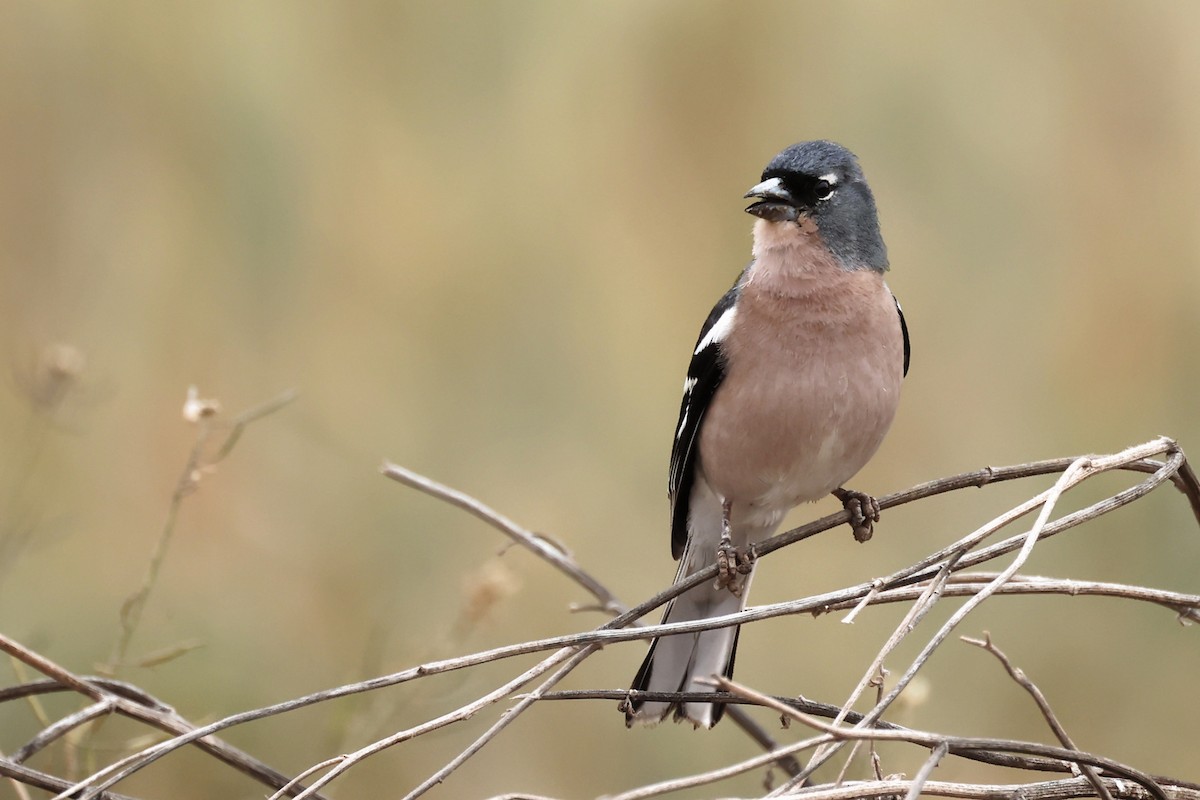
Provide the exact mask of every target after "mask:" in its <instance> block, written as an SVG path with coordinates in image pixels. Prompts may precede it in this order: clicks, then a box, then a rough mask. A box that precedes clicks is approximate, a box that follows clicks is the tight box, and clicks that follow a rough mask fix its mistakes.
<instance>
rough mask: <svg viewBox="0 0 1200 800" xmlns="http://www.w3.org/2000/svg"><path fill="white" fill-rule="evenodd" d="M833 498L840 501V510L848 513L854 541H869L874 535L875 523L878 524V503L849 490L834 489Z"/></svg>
mask: <svg viewBox="0 0 1200 800" xmlns="http://www.w3.org/2000/svg"><path fill="white" fill-rule="evenodd" d="M833 496H834V497H836V498H837V499H838V500H839V501H841V504H842V508H844V509H846V510H847V511H849V512H850V527H851V529H853V531H854V541H856V542H865V541H867V540H869V539H870V538H871V535H872V534H873V533H875V523H876V522H879V501H878V500H876V499H875V498H874V497H871V495H869V494H863V493H862V492H855V491H853V490H850V489H834V490H833Z"/></svg>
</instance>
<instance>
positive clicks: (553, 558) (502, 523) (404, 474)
mask: <svg viewBox="0 0 1200 800" xmlns="http://www.w3.org/2000/svg"><path fill="white" fill-rule="evenodd" d="M380 472H382V473H383V474H384V475H386V476H387V477H389V478H391V479H392V480H394V481H398V482H399V483H403V484H404V485H405V486H410V487H412V488H413V489H416V490H418V491H421V492H424V493H425V494H427V495H429V496H430V497H436V498H437V499H439V500H442V501H444V502H446V503H449V504H450V505H452V506H454V507H455V508H461V509H462V510H464V511H466V512H467V513H469V514H471V515H472V516H474V517H476V518H478V519H481V520H483V521H484V522H486V523H488V524H489V525H491V526H492V527H494V528H495V529H496V530H498V531H500V532H501V533H503V534H504V535H505V536H507V537H508V538H510V539H512V540H513V541H514V542H516V543H517V544H520V545H521V546H523V547H525V548H526V549H528V550H529V551H530V552H532V553H534V554H535V555H537V556H538V557H539V558H542V559H544V560H545V561H546V562H548V563H549V564H551V565H553V566H554V568H555V569H557V570H559V571H560V572H562V573H563V574H565V575H566V576H567V577H569V578H570V579H571V580H573V581H575V582H576V583H578V584H579V585H580V586H582V587H583V588H584V589H586V590H587V591H588V592H590V593H591V594H592V596H593V597H595V598H596V599H597V600H599V601H600V604H601V607H602V608H603V609H604V610H605V611H608V612H610V613H620V612H622V611H625V610H626V609H625V606H624V605H623V604H622V603H621V602H620V601H618V600H617V598H616V597H615V596H614V595H613V594H612V592H610V591H609V590H608V588H607V587H605V586H604V584H602V583H600V581H598V580H596V579H595V578H593V577H592V576H591V575H589V574H588V573H587V572H586V571H585V570H584V569H583V568H582V567H580V566H579V564H577V563H576V562H575V559H574V558H572V557H571V555H570V553H568V552H566V550H565V549H563V548H562V547H561V546H559V545H558V544H556V543H554V542H552V541H551V540H549V539H547V538H546V537H545V536H542V535H540V534H537V533H534V532H533V531H530V530H526V529H525V528H523V527H521V526H520V525H518V524H517V523H515V522H513V521H512V520H511V519H509V518H508V517H506V516H504V515H503V514H501V513H499V512H498V511H496V510H494V509H493V508H491V507H490V506H488V505H486V504H485V503H483V502H481V501H480V500H476V499H475V498H474V497H471V496H470V495H469V494H466V493H465V492H460V491H459V490H457V489H452V488H450V487H449V486H446V485H445V484H441V483H438V482H437V481H435V480H433V479H431V478H426V477H425V476H424V475H420V474H418V473H416V472H413V471H412V470H410V469H406V468H405V467H401V466H400V465H398V464H392V463H391V462H384V464H383V466H382V467H381V468H380Z"/></svg>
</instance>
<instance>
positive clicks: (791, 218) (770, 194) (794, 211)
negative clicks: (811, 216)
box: [744, 178, 800, 222]
mask: <svg viewBox="0 0 1200 800" xmlns="http://www.w3.org/2000/svg"><path fill="white" fill-rule="evenodd" d="M744 196H745V197H757V198H760V199H759V201H758V202H757V203H751V204H750V205H749V206H747V207H746V213H747V214H753V215H754V216H756V217H762V218H763V219H765V220H768V221H769V222H795V221H796V218H797V217H799V216H800V207H799V204H798V203H797V202H796V198H794V197H792V193H791V192H789V191H788V190H787V187H786V186H784V185H783V181H781V180H779V178H768V179H767V180H765V181H763V182H762V183H760V184H758V185H757V186H754V187H752V188H751V189H750V191H748V192H746V194H745V195H744Z"/></svg>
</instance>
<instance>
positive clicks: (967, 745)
mask: <svg viewBox="0 0 1200 800" xmlns="http://www.w3.org/2000/svg"><path fill="white" fill-rule="evenodd" d="M716 683H717V685H718V686H720V687H721V688H722V689H725V690H726V691H730V692H733V693H734V694H738V695H741V696H742V697H745V698H747V699H749V700H754V701H755V702H757V703H760V704H761V705H763V706H766V707H767V708H770V709H772V710H774V711H777V712H779V713H781V714H786V715H788V716H790V717H791V718H792V719H795V720H798V721H800V722H803V723H804V724H805V725H807V726H809V727H810V728H812V729H813V730H816V731H820V732H822V733H827V734H829V735H830V736H833V737H834V738H837V739H843V740H863V739H877V740H880V741H897V742H910V743H912V744H918V745H922V746H924V747H929V748H936V747H939V746H941V745H942V744H945V745H946V747H948V748H954V749H962V750H1007V751H1009V752H1015V753H1032V754H1035V755H1041V756H1045V757H1047V758H1057V759H1060V760H1062V761H1070V762H1074V763H1076V764H1091V765H1092V766H1096V767H1101V768H1103V769H1105V770H1108V771H1109V772H1110V773H1111V774H1113V775H1117V776H1123V777H1125V778H1128V779H1129V780H1131V781H1134V782H1136V783H1138V784H1139V785H1141V786H1142V788H1144V789H1145V790H1146V791H1147V792H1148V793H1149V794H1150V796H1151V797H1153V798H1155V800H1168V797H1167V794H1166V792H1165V791H1163V788H1162V787H1161V786H1159V785H1158V783H1157V782H1156V781H1155V780H1154V778H1152V777H1151V776H1150V775H1147V774H1146V773H1144V772H1142V771H1140V770H1137V769H1134V768H1133V767H1130V766H1128V765H1126V764H1122V763H1121V762H1119V761H1114V760H1113V759H1110V758H1105V757H1103V756H1098V755H1094V754H1092V753H1085V752H1083V751H1079V750H1068V749H1066V748H1062V747H1054V746H1052V745H1045V744H1037V743H1034V742H1022V741H1019V740H1016V739H985V738H981V737H974V736H943V735H941V734H937V733H928V732H926V731H917V730H906V731H894V730H880V729H866V730H864V729H861V728H860V727H858V726H855V727H853V728H844V727H840V726H837V725H830V724H828V723H826V722H824V721H823V720H820V719H817V718H816V717H812V716H809V715H808V714H802V713H800V712H799V711H796V710H794V709H792V708H791V707H790V706H788V705H787V704H785V703H777V702H775V701H774V700H773V699H772V698H771V697H770V696H769V695H764V694H762V693H760V692H756V691H754V690H753V689H751V688H749V687H747V686H743V685H741V684H739V683H736V682H734V681H731V680H729V679H728V678H723V677H720V676H717V679H716ZM806 794H807V793H806Z"/></svg>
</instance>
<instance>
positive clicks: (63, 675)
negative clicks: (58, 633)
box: [0, 633, 288, 796]
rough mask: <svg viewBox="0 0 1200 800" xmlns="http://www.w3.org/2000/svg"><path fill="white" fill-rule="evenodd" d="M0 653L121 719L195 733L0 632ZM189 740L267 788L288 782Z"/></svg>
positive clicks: (157, 706)
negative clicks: (1, 651) (106, 708)
mask: <svg viewBox="0 0 1200 800" xmlns="http://www.w3.org/2000/svg"><path fill="white" fill-rule="evenodd" d="M0 650H3V651H4V652H6V653H8V654H10V655H12V656H14V657H15V658H18V659H20V660H21V661H23V662H24V663H26V664H28V665H29V666H31V667H33V668H34V669H36V670H38V671H39V672H41V673H42V674H43V675H47V676H49V677H51V678H53V679H54V680H55V681H57V682H58V683H60V684H62V685H63V686H68V687H70V688H71V689H72V690H73V691H75V692H77V693H79V694H82V695H84V696H86V697H88V698H90V699H92V700H94V701H96V702H97V703H101V704H107V705H108V706H109V707H110V708H111V709H112V710H113V711H117V712H119V713H121V714H124V715H125V716H128V717H131V718H133V719H136V720H140V721H141V722H145V723H147V724H149V725H152V726H154V727H156V728H158V729H160V730H163V731H166V732H167V733H170V734H173V735H177V734H181V733H187V732H189V731H190V732H194V731H195V728H194V726H193V725H192V724H191V723H190V722H188V721H187V720H185V719H183V718H182V717H180V716H179V715H178V714H176V713H175V712H174V711H173V710H171V709H170V706H167V705H165V704H163V703H160V702H158V701H157V700H153V698H151V702H149V703H147V704H145V705H143V704H141V703H140V702H138V701H136V700H131V699H129V697H127V696H124V694H117V693H114V692H111V691H109V690H108V689H106V688H105V687H104V686H102V685H99V684H96V683H93V682H91V681H90V680H88V679H86V678H83V677H80V676H78V675H76V674H74V673H73V672H71V671H70V670H68V669H66V668H65V667H63V666H61V665H59V664H57V663H55V662H53V661H51V660H50V659H48V658H46V657H45V656H43V655H41V654H39V653H35V652H33V651H32V650H30V649H29V648H27V647H25V646H24V645H22V644H21V643H20V642H17V641H16V640H15V639H11V638H9V637H8V636H5V635H4V634H3V633H0ZM143 694H144V693H143ZM164 709H165V710H164ZM191 741H195V742H196V745H197V747H199V748H200V749H202V750H204V751H205V752H207V753H209V754H210V755H212V756H215V757H216V758H217V759H219V760H221V761H224V762H225V763H226V764H229V765H230V766H232V767H234V768H235V769H238V770H239V771H241V772H242V773H244V774H246V775H249V776H250V777H252V778H255V779H256V780H258V781H260V782H262V783H264V784H266V785H267V786H270V787H272V788H276V787H278V786H282V785H284V784H286V783H287V782H288V778H287V777H285V776H284V775H282V774H280V773H279V772H277V771H276V770H273V769H271V768H270V767H268V766H267V765H265V764H263V763H262V762H261V761H259V760H258V759H256V758H254V757H252V756H250V755H248V754H246V753H243V752H242V751H240V750H238V749H237V748H235V747H233V746H231V745H229V744H227V743H225V742H222V741H221V740H219V739H214V738H211V737H203V736H200V737H196V738H195V739H193V740H191ZM64 785H65V786H67V787H68V788H67V789H66V790H65V794H66V795H68V796H69V795H70V794H72V793H73V790H74V789H75V788H82V787H79V786H78V785H75V786H71V785H70V784H69V783H66V782H64ZM105 788H107V787H105Z"/></svg>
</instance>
